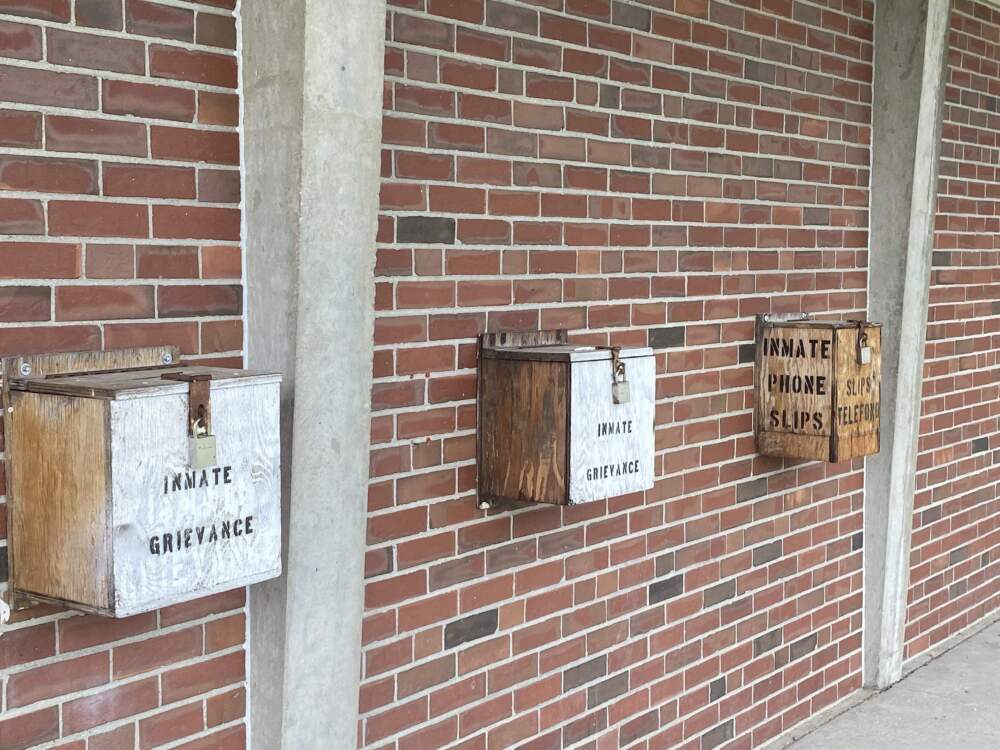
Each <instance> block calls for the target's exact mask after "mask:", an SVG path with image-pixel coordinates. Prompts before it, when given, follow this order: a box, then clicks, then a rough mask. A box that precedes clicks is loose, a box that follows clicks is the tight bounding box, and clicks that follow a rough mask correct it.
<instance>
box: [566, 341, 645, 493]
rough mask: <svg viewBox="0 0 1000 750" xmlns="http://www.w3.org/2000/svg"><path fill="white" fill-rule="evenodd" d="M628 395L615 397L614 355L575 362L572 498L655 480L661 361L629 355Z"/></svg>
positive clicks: (633, 487) (622, 490) (630, 488)
mask: <svg viewBox="0 0 1000 750" xmlns="http://www.w3.org/2000/svg"><path fill="white" fill-rule="evenodd" d="M624 362H625V374H626V379H627V381H628V390H629V399H628V401H627V402H626V403H621V404H616V403H615V402H614V398H613V397H612V384H613V377H612V367H611V362H610V360H603V361H595V362H574V363H573V365H572V375H571V380H572V387H571V399H570V400H571V410H570V488H569V501H570V503H585V502H589V501H591V500H600V499H602V498H606V497H616V496H618V495H625V494H628V493H629V492H640V491H642V490H648V489H649V488H651V487H652V486H653V455H654V454H653V420H654V416H655V392H656V363H655V360H654V358H653V357H634V358H630V359H626V360H624Z"/></svg>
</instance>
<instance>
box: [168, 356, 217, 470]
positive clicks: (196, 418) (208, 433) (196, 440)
mask: <svg viewBox="0 0 1000 750" xmlns="http://www.w3.org/2000/svg"><path fill="white" fill-rule="evenodd" d="M163 379H164V380H178V381H181V382H184V383H187V384H188V436H189V439H190V450H189V455H190V461H191V468H192V469H206V468H208V467H209V466H213V465H214V464H215V460H216V455H217V446H216V444H215V435H213V434H212V374H211V373H207V372H197V373H188V372H168V373H164V375H163Z"/></svg>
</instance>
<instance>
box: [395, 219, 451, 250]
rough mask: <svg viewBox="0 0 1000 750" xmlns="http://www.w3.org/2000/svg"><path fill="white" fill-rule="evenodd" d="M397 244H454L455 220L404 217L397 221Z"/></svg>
mask: <svg viewBox="0 0 1000 750" xmlns="http://www.w3.org/2000/svg"><path fill="white" fill-rule="evenodd" d="M396 238H397V240H398V241H399V242H418V243H421V244H446V245H450V244H454V242H455V220H454V219H448V218H438V217H421V216H404V217H401V218H400V219H399V220H398V221H397V225H396Z"/></svg>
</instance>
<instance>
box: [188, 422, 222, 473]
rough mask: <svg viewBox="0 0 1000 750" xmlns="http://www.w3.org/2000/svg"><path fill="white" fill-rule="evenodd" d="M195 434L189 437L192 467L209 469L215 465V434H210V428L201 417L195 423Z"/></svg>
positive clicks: (189, 455) (189, 456)
mask: <svg viewBox="0 0 1000 750" xmlns="http://www.w3.org/2000/svg"><path fill="white" fill-rule="evenodd" d="M193 432H194V436H193V437H190V438H188V461H189V462H190V464H191V468H192V469H207V468H209V467H210V466H215V464H216V463H217V460H216V445H215V435H209V434H208V429H207V428H206V427H205V426H204V425H202V422H201V420H200V419H199V420H198V421H197V422H195V423H194V427H193Z"/></svg>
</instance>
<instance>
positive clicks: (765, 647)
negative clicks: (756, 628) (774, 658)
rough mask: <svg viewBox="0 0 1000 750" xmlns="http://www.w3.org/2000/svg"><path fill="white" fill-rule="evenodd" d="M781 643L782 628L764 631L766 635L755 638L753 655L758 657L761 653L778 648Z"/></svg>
mask: <svg viewBox="0 0 1000 750" xmlns="http://www.w3.org/2000/svg"><path fill="white" fill-rule="evenodd" d="M780 645H781V628H775V629H774V630H769V631H768V632H766V633H764V635H758V636H757V637H756V638H754V639H753V656H754V658H755V659H756V658H757V657H758V656H760V655H761V654H764V653H767V652H768V651H771V650H773V649H776V648H777V647H778V646H780Z"/></svg>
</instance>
